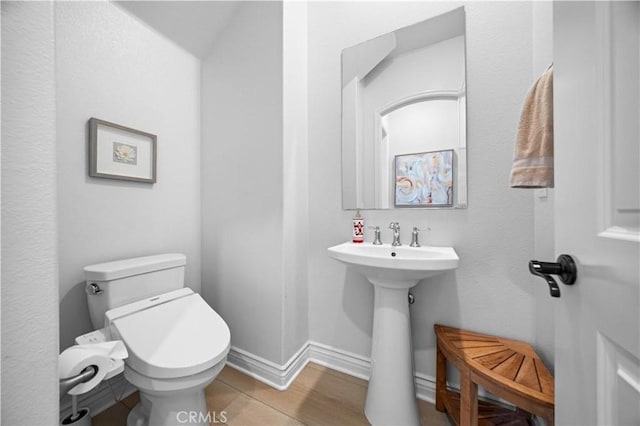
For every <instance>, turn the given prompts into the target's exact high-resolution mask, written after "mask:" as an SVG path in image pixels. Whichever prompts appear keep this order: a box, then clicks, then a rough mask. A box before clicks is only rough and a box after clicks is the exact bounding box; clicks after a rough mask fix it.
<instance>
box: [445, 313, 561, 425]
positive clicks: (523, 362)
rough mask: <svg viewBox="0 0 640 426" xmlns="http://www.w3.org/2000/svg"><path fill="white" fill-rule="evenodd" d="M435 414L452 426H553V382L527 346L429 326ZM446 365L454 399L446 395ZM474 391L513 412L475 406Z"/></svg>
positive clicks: (483, 404) (484, 403) (488, 404)
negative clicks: (454, 382) (451, 369)
mask: <svg viewBox="0 0 640 426" xmlns="http://www.w3.org/2000/svg"><path fill="white" fill-rule="evenodd" d="M434 328H435V332H436V338H437V361H436V362H437V367H436V409H437V410H438V411H445V410H446V412H447V413H448V414H449V416H451V418H452V419H453V420H454V421H455V422H456V424H458V425H462V426H469V425H472V426H475V425H477V424H480V425H506V424H509V425H517V424H529V422H530V418H531V416H530V414H529V413H531V414H535V415H538V416H540V417H542V418H544V419H545V420H546V422H547V424H548V425H549V426H552V425H553V412H554V394H553V376H552V375H551V374H550V373H549V370H547V368H546V367H545V366H544V364H543V363H542V360H541V359H540V357H539V356H538V355H537V354H536V352H535V351H534V350H533V348H532V347H531V345H528V344H526V343H523V342H519V341H516V340H509V339H503V338H501V337H495V336H488V335H485V334H479V333H473V332H471V331H465V330H460V329H457V328H452V327H445V326H443V325H438V324H436V325H435V327H434ZM447 361H448V362H450V363H451V364H453V365H454V366H455V367H456V368H457V369H458V371H459V372H460V394H457V393H456V392H453V391H451V390H448V389H447ZM478 385H480V386H482V387H483V388H484V389H486V390H487V391H489V392H491V393H492V394H494V395H496V396H498V397H500V398H502V399H504V400H505V401H508V402H510V403H512V404H513V405H515V406H516V407H517V408H518V409H517V410H516V411H513V410H509V409H507V408H503V407H500V406H498V405H495V404H490V403H486V402H480V403H479V402H478Z"/></svg>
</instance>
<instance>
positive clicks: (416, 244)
mask: <svg viewBox="0 0 640 426" xmlns="http://www.w3.org/2000/svg"><path fill="white" fill-rule="evenodd" d="M426 230H429V231H430V230H431V228H429V227H428V226H427V227H426V228H418V227H417V226H414V227H413V231H412V232H411V244H409V245H410V246H411V247H420V243H419V242H418V235H419V234H418V231H426Z"/></svg>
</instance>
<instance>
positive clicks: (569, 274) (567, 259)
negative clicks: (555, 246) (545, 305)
mask: <svg viewBox="0 0 640 426" xmlns="http://www.w3.org/2000/svg"><path fill="white" fill-rule="evenodd" d="M529 272H531V273H532V274H533V275H537V276H539V277H542V278H544V280H545V281H546V282H547V284H549V292H550V293H551V297H560V288H559V287H558V283H557V282H556V280H555V279H553V277H552V276H551V275H557V276H558V277H560V281H562V282H563V283H565V284H567V285H571V284H573V283H575V282H576V278H577V276H578V271H577V269H576V263H575V262H574V261H573V258H572V257H571V256H569V255H568V254H561V255H560V256H558V259H557V261H556V262H539V261H537V260H530V261H529Z"/></svg>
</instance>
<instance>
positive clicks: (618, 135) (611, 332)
mask: <svg viewBox="0 0 640 426" xmlns="http://www.w3.org/2000/svg"><path fill="white" fill-rule="evenodd" d="M639 14H640V4H639V3H638V2H611V3H609V2H555V3H554V108H555V109H554V127H555V142H554V146H555V173H556V193H555V218H556V219H555V247H556V255H559V254H561V253H566V254H569V255H571V256H572V257H573V258H574V260H575V261H576V264H577V271H578V279H577V281H576V283H575V284H574V285H572V286H569V285H563V284H561V283H559V286H560V291H561V297H560V298H559V299H557V300H556V301H555V302H554V303H555V318H554V322H555V380H556V417H555V418H556V424H557V425H580V426H583V425H592V424H598V425H640V360H639V358H640V349H639V345H640V342H639V340H640V338H639V336H640V324H639V321H640V311H639V309H638V305H639V292H638V287H639V280H640V278H639V272H638V269H639V266H638V265H639V262H640V258H639V252H638V247H639V233H638V225H639V213H640V210H639V207H640V190H639V183H638V181H639V176H640V175H639V172H638V169H639V168H640V151H639V138H640V134H639V131H638V127H639V124H638V123H639V121H640V104H639V98H640V85H639V80H640V74H639V72H638V71H639V68H638V58H639V56H640V42H639V32H638V26H639V21H640V15H639Z"/></svg>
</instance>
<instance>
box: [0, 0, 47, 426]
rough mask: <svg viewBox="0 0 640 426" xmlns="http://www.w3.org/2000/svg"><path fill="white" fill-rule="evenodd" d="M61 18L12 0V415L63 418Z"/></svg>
mask: <svg viewBox="0 0 640 426" xmlns="http://www.w3.org/2000/svg"><path fill="white" fill-rule="evenodd" d="M53 36H54V18H53V3H50V2H2V296H1V299H2V306H1V311H2V318H1V323H2V369H1V371H2V384H3V387H2V398H1V399H0V401H1V404H0V405H1V406H2V418H1V420H0V423H2V424H3V425H28V426H30V425H54V424H58V393H59V391H58V297H57V296H58V276H57V275H58V274H57V265H56V261H57V246H56V213H55V211H56V210H55V207H56V184H55V173H56V164H55V146H56V141H55V128H56V127H55V126H56V123H55V81H54V44H53Z"/></svg>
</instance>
